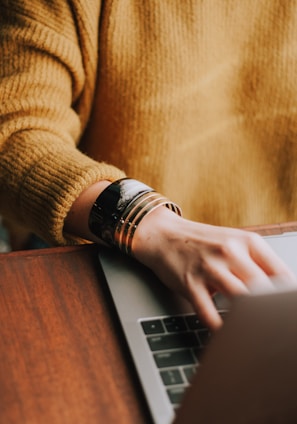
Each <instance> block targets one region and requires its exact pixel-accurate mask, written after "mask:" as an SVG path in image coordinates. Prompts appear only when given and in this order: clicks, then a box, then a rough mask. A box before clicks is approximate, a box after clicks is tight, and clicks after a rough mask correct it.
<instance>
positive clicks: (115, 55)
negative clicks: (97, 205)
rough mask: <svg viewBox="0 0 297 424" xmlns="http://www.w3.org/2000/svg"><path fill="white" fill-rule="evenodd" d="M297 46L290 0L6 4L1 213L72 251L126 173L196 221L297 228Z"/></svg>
mask: <svg viewBox="0 0 297 424" xmlns="http://www.w3.org/2000/svg"><path fill="white" fill-rule="evenodd" d="M296 40H297V1H295V0H292V1H290V2H282V1H281V0H278V1H276V0H272V1H269V2H267V1H266V0H226V1H222V2H219V1H216V0H209V1H202V0H185V1H182V2H181V1H172V0H162V1H159V0H149V1H145V2H140V1H139V2H138V1H134V0H113V1H112V0H105V1H102V2H100V1H99V0H90V1H88V2H85V1H82V0H69V1H65V0H52V1H50V2H46V1H39V0H30V1H29V0H15V1H14V2H9V1H8V0H0V43H1V44H0V53H1V59H0V213H1V214H2V215H4V216H5V217H6V218H9V219H11V220H15V221H17V222H19V223H21V224H22V225H24V226H26V227H28V228H30V229H32V230H33V231H34V232H36V233H37V234H39V235H40V236H41V237H43V238H45V239H46V240H49V241H50V242H51V243H55V244H65V243H69V242H70V238H69V237H67V236H66V235H65V234H63V223H64V219H65V216H66V214H67V212H68V211H69V208H70V206H71V204H72V202H73V201H74V199H75V198H76V197H77V196H78V195H79V194H80V193H81V191H82V190H83V189H84V188H86V187H87V186H88V185H90V184H92V183H94V182H95V181H98V180H100V179H109V180H111V181H113V180H115V179H117V178H120V177H121V176H123V175H124V172H125V173H126V174H127V175H129V176H131V177H133V178H137V179H140V180H142V181H143V182H145V183H147V184H149V185H151V186H153V187H154V188H156V190H157V191H159V192H162V193H163V194H165V195H166V196H167V197H169V198H171V200H173V201H175V202H177V203H178V204H179V205H180V206H181V207H182V209H183V212H184V215H185V217H187V218H190V219H195V220H198V221H204V222H209V223H212V224H218V225H230V226H245V225H255V224H263V223H276V222H280V221H288V220H295V219H296V210H297V190H296V187H297V166H296V159H297V144H296V143H297V137H296V134H297V120H296V112H297V93H296V88H295V85H296V84H295V82H296V75H297V43H296ZM77 146H78V148H77Z"/></svg>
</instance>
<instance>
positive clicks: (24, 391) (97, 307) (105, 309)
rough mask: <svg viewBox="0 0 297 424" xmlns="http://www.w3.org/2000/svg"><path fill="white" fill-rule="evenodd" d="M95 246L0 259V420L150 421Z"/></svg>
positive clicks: (53, 423)
mask: <svg viewBox="0 0 297 424" xmlns="http://www.w3.org/2000/svg"><path fill="white" fill-rule="evenodd" d="M97 249H98V248H97V247H95V246H85V247H73V248H54V249H45V250H39V251H29V252H18V253H9V254H2V255H0V322H1V325H0V422H1V423H2V424H27V423H28V424H35V423H36V424H37V423H38V424H47V423H48V424H60V423H61V424H68V423H69V424H70V423H71V424H75V423H77V424H84V423H88V424H92V423H119V424H120V423H123V424H126V423H127V424H133V423H135V424H136V423H137V424H139V423H149V422H150V417H149V414H148V412H147V410H146V407H145V404H144V401H143V398H142V395H141V393H140V390H139V387H138V384H137V380H135V375H134V373H133V370H132V369H131V363H130V362H129V357H128V356H127V354H126V351H125V349H124V347H123V346H122V345H121V343H122V342H121V337H120V336H119V328H118V327H117V324H116V323H115V322H114V321H113V320H112V318H111V316H112V312H111V307H110V305H109V302H108V298H107V296H106V293H105V292H104V290H103V288H102V287H101V286H100V279H101V280H102V275H100V272H99V265H98V261H97Z"/></svg>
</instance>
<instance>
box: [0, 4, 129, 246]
mask: <svg viewBox="0 0 297 424" xmlns="http://www.w3.org/2000/svg"><path fill="white" fill-rule="evenodd" d="M82 3H84V4H80V1H79V0H73V1H68V2H67V1H64V0H53V1H51V2H44V1H43V2H40V1H39V0H27V1H26V0H16V1H14V2H8V1H7V0H0V28H1V29H0V214H1V215H3V216H4V217H6V218H8V219H9V220H13V221H17V222H18V223H19V224H21V225H23V226H25V227H27V228H29V229H31V230H32V231H34V232H35V233H36V234H38V235H40V236H41V237H42V238H43V239H45V240H47V241H49V242H50V243H52V244H66V243H70V242H72V241H74V239H72V238H71V237H70V236H69V237H68V236H67V235H65V234H63V225H64V220H65V217H66V215H67V213H68V211H69V209H70V207H71V205H72V203H73V201H74V200H75V199H76V198H77V197H78V195H79V194H80V193H81V192H82V191H83V190H84V189H85V188H86V187H88V186H89V185H91V184H93V183H95V182H96V181H99V180H102V179H107V180H110V181H113V180H115V179H117V178H120V177H122V176H123V173H122V172H121V171H120V170H118V169H116V168H115V167H113V166H110V165H107V164H105V163H98V162H96V161H93V160H92V159H91V158H89V157H87V156H86V155H84V154H83V153H81V152H80V151H79V150H78V148H77V144H78V142H79V139H80V137H81V135H82V132H83V130H84V127H85V125H86V122H87V119H88V116H89V112H90V108H91V102H92V96H93V91H94V84H95V79H96V64H97V57H96V55H97V38H98V35H97V27H98V20H99V11H100V2H99V1H90V2H87V3H86V2H82Z"/></svg>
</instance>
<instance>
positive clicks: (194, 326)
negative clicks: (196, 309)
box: [185, 314, 207, 330]
mask: <svg viewBox="0 0 297 424" xmlns="http://www.w3.org/2000/svg"><path fill="white" fill-rule="evenodd" d="M185 318H186V322H187V324H188V327H189V329H190V330H202V329H203V330H204V329H207V327H206V326H205V324H203V322H202V321H200V319H199V318H198V317H197V315H194V314H193V315H187V316H186V317H185Z"/></svg>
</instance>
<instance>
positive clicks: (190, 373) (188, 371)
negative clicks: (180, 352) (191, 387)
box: [183, 367, 197, 383]
mask: <svg viewBox="0 0 297 424" xmlns="http://www.w3.org/2000/svg"><path fill="white" fill-rule="evenodd" d="M183 371H184V373H185V376H186V379H187V382H188V383H191V381H192V379H193V377H194V375H195V374H196V371H197V367H184V368H183Z"/></svg>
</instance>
